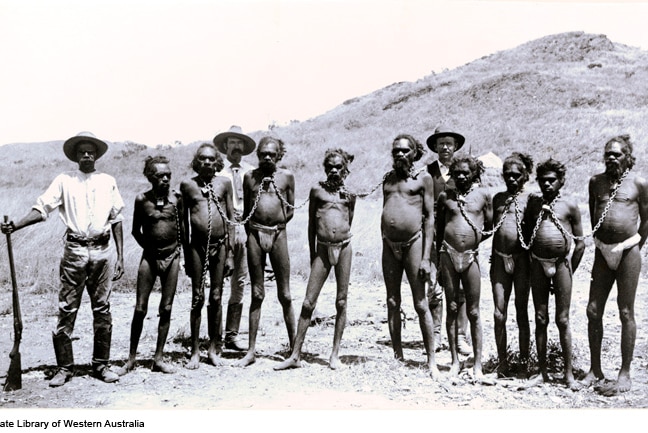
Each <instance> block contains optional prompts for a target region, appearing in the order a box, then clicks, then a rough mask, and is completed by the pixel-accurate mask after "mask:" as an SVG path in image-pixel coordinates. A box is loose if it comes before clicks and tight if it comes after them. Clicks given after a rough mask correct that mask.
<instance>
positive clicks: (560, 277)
mask: <svg viewBox="0 0 648 433" xmlns="http://www.w3.org/2000/svg"><path fill="white" fill-rule="evenodd" d="M556 267H557V269H556V275H554V288H555V297H556V326H558V335H559V336H560V347H561V348H562V353H563V361H564V363H565V383H566V385H567V386H568V387H569V388H571V389H572V390H577V389H578V386H577V383H576V381H575V380H574V369H573V365H572V361H573V354H572V336H571V328H570V325H569V308H570V306H571V294H572V275H571V269H570V267H569V262H568V261H567V259H565V260H563V261H558V263H556Z"/></svg>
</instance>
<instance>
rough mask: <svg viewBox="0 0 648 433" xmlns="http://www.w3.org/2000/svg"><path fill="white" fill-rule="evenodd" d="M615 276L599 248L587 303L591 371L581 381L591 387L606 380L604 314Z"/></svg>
mask: <svg viewBox="0 0 648 433" xmlns="http://www.w3.org/2000/svg"><path fill="white" fill-rule="evenodd" d="M615 275H616V274H615V272H614V271H612V270H611V269H610V268H609V267H608V265H607V263H606V262H605V259H604V258H603V255H602V254H601V252H600V251H599V249H598V248H597V249H596V250H595V252H594V264H593V265H592V278H591V280H590V291H589V300H588V302H587V336H588V338H589V348H590V370H589V372H588V373H587V375H586V376H585V378H583V380H582V381H581V382H582V383H583V384H584V385H586V386H590V385H592V384H593V383H594V382H596V381H598V380H601V379H604V378H605V376H604V375H603V370H602V368H601V344H602V342H603V313H604V312H605V304H606V302H607V299H608V296H609V295H610V291H611V290H612V285H613V284H614V280H615Z"/></svg>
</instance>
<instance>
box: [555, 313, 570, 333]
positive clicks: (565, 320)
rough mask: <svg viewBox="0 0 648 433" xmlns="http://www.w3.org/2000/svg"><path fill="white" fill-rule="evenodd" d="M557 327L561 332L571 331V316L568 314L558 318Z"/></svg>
mask: <svg viewBox="0 0 648 433" xmlns="http://www.w3.org/2000/svg"><path fill="white" fill-rule="evenodd" d="M556 326H557V327H558V330H559V331H561V332H562V331H565V330H566V329H569V315H568V314H560V315H558V316H557V317H556Z"/></svg>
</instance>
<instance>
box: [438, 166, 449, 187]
mask: <svg viewBox="0 0 648 433" xmlns="http://www.w3.org/2000/svg"><path fill="white" fill-rule="evenodd" d="M438 163H439V171H440V172H441V176H442V177H443V180H445V181H446V183H447V182H448V180H450V167H448V166H447V165H443V164H442V163H441V161H438Z"/></svg>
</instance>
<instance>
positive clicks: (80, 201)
mask: <svg viewBox="0 0 648 433" xmlns="http://www.w3.org/2000/svg"><path fill="white" fill-rule="evenodd" d="M106 150H108V145H107V144H106V143H105V142H103V141H102V140H99V139H98V138H96V137H95V136H94V135H93V134H92V133H90V132H81V133H79V134H78V135H76V136H74V137H72V138H69V139H68V140H66V141H65V143H64V144H63V152H64V153H65V156H67V157H68V159H70V160H71V161H74V162H76V163H78V165H79V170H76V171H67V172H65V173H62V174H60V175H58V176H57V177H56V178H55V179H54V181H53V182H52V184H51V185H50V186H49V188H47V190H46V191H45V193H44V194H43V195H41V196H40V197H38V199H37V200H36V204H35V205H34V206H33V207H32V209H31V211H30V212H29V213H28V214H27V215H26V216H25V217H23V218H22V219H21V220H20V221H18V222H17V223H14V222H13V221H11V222H9V223H7V224H2V232H3V233H11V232H14V231H16V230H20V229H22V228H23V227H26V226H29V225H32V224H35V223H38V222H41V221H44V220H46V219H47V217H48V215H49V214H50V213H51V212H52V211H54V210H55V209H58V210H59V216H60V217H61V219H62V220H63V223H64V224H65V225H66V226H67V232H66V242H65V248H64V252H63V258H62V259H61V266H60V274H61V289H60V291H59V314H58V323H57V326H56V331H55V332H54V334H53V341H54V352H55V353H56V362H57V365H58V371H57V373H56V374H55V375H54V377H53V378H52V379H51V380H50V386H52V387H56V386H61V385H63V384H65V383H66V382H67V381H68V380H70V379H71V378H72V376H73V371H72V368H73V365H74V356H73V351H72V339H71V336H72V331H73V330H74V322H75V320H76V316H77V312H78V310H79V306H80V305H81V298H82V295H83V289H84V288H86V289H87V290H88V295H89V296H90V303H91V305H92V314H93V329H94V351H93V355H92V370H93V375H94V376H95V377H97V378H98V379H100V380H102V381H104V382H108V383H110V382H115V381H117V380H118V379H119V376H118V375H117V374H116V373H115V372H113V371H112V370H110V368H109V367H108V360H109V358H110V341H111V336H112V316H111V314H110V302H109V299H110V291H111V277H112V281H114V280H118V279H119V278H121V276H122V274H123V273H124V271H123V254H122V252H123V246H122V220H123V216H122V210H123V208H124V202H123V200H122V198H121V195H120V194H119V190H118V189H117V183H116V182H115V179H114V178H113V177H112V176H109V175H107V174H105V173H100V172H98V171H96V170H95V161H96V160H97V159H99V158H100V157H101V156H102V155H103V154H104V153H106ZM111 231H112V234H113V239H114V241H115V247H116V248H115V249H116V250H117V262H116V263H115V265H114V271H113V273H112V275H111V273H110V266H111V263H112V262H113V260H112V257H113V255H114V249H113V248H112V245H111V242H110V232H111Z"/></svg>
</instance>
